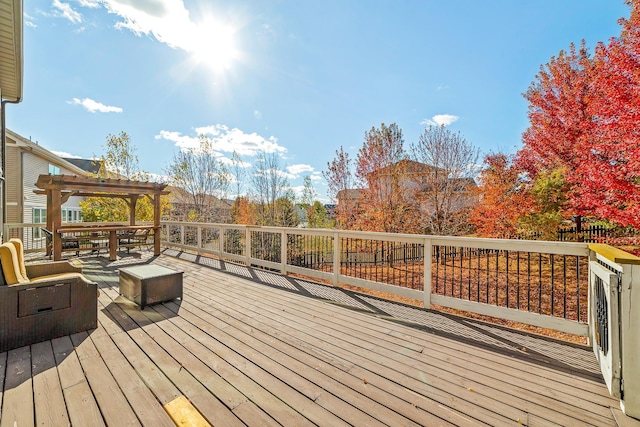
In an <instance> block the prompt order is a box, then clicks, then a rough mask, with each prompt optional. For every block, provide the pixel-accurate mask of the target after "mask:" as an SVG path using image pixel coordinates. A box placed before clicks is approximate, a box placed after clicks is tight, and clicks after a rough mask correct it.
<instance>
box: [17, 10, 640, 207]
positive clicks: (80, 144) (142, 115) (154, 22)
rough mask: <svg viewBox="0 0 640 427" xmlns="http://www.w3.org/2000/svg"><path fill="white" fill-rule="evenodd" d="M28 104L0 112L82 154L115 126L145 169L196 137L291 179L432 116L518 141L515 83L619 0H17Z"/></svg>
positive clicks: (489, 144)
mask: <svg viewBox="0 0 640 427" xmlns="http://www.w3.org/2000/svg"><path fill="white" fill-rule="evenodd" d="M24 7H25V26H24V54H25V59H24V70H25V71H24V79H25V80H24V100H23V102H22V103H21V104H19V105H9V106H8V108H7V124H8V127H9V128H10V129H12V130H13V131H15V132H18V133H19V134H21V135H23V136H25V137H27V138H31V139H32V140H34V141H38V143H39V144H41V145H42V146H43V147H45V148H47V149H49V150H52V151H54V152H56V153H59V154H64V153H66V154H64V155H70V156H74V157H83V158H92V157H94V156H100V154H102V153H103V146H104V144H105V141H106V136H107V135H108V134H117V133H120V132H121V131H126V132H127V133H128V134H129V135H130V136H131V141H132V143H133V145H134V146H135V147H136V148H137V153H136V154H137V155H138V157H139V160H140V166H141V168H142V169H143V170H146V171H148V172H151V173H155V174H158V175H162V174H163V173H164V170H165V169H166V167H167V165H168V164H169V162H170V160H171V158H172V156H173V153H174V152H176V150H179V149H180V148H181V147H189V146H191V145H192V144H195V143H196V142H197V139H198V134H200V133H204V134H206V135H208V136H209V137H210V138H211V140H212V141H214V146H215V147H216V149H217V151H218V153H219V154H220V155H221V156H226V157H227V158H228V157H230V156H231V153H232V152H233V151H234V150H235V151H236V152H238V153H239V154H241V155H242V156H243V159H244V160H245V161H246V162H247V163H248V164H250V163H251V161H252V159H253V158H255V157H254V156H255V154H256V152H257V151H258V150H266V151H267V152H276V153H278V155H280V156H281V157H282V161H281V165H282V166H283V168H286V171H287V173H288V175H289V182H290V183H291V185H292V186H293V187H298V189H299V188H301V185H302V177H303V176H304V175H310V176H311V177H312V179H313V183H314V186H315V188H316V191H317V192H318V194H319V196H320V197H321V198H322V199H326V185H325V184H324V182H323V180H322V177H321V172H322V171H323V170H325V169H326V165H327V162H329V161H330V160H331V159H333V157H334V155H335V151H336V150H337V149H339V147H340V146H343V147H344V148H345V150H347V151H348V152H349V153H350V154H351V155H352V157H353V158H355V156H356V154H357V150H358V149H359V148H360V147H361V146H362V142H363V140H364V133H365V132H366V131H367V130H369V129H370V128H371V127H372V126H376V127H377V126H379V125H380V123H382V122H384V123H385V124H390V123H394V122H395V123H397V124H398V125H399V126H400V128H401V129H402V130H403V132H404V137H405V144H406V146H408V145H409V144H411V143H414V142H417V139H418V136H419V134H420V133H421V132H422V131H423V129H424V128H425V126H426V125H427V124H428V123H438V124H445V125H447V126H449V127H450V128H451V129H452V130H453V131H455V132H458V131H459V132H460V133H461V134H462V135H463V136H464V137H465V138H466V139H467V140H469V141H470V142H472V143H473V144H474V145H476V146H477V147H478V148H480V150H481V152H482V153H489V152H496V151H503V152H510V153H511V152H515V151H516V150H517V149H518V148H519V147H520V145H521V134H522V132H523V131H524V130H525V129H526V127H527V116H526V109H527V104H526V102H525V101H524V99H523V98H522V93H523V92H525V91H526V90H527V87H528V86H529V84H530V83H531V82H532V81H533V79H534V77H535V75H536V73H537V72H538V70H539V67H540V65H541V64H544V63H546V62H548V61H549V59H550V57H551V56H552V55H556V54H557V53H558V52H559V51H560V50H561V49H567V48H568V46H569V43H570V42H575V43H579V42H580V40H581V39H583V38H584V39H585V40H586V41H587V45H588V46H589V47H590V48H593V47H594V46H595V44H596V42H598V41H606V40H608V39H609V38H610V37H612V36H616V35H618V34H619V32H620V28H619V25H618V24H617V20H618V19H619V18H621V17H627V16H628V15H629V10H628V7H627V6H625V5H624V2H623V0H534V1H519V0H486V1H475V0H446V1H445V0H437V1H436V0H411V1H410V0H405V1H391V0H389V1H379V0H359V1H356V0H351V1H349V0H322V1H316V0H309V1H306V0H234V1H212V0H184V1H183V0H53V1H51V0H42V1H41V0H33V1H31V0H30V1H25V5H24Z"/></svg>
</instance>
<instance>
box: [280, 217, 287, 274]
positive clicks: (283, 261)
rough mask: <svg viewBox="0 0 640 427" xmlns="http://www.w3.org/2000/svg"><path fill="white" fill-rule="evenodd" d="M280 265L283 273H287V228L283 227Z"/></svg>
mask: <svg viewBox="0 0 640 427" xmlns="http://www.w3.org/2000/svg"><path fill="white" fill-rule="evenodd" d="M280 263H281V264H282V267H280V270H281V273H282V274H283V275H285V276H286V275H287V230H286V229H283V230H282V232H281V233H280Z"/></svg>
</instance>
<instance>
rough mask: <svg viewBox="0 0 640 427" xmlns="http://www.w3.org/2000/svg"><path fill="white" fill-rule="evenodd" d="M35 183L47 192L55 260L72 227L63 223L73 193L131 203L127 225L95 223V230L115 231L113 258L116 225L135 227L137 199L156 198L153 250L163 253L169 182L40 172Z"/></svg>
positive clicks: (40, 192)
mask: <svg viewBox="0 0 640 427" xmlns="http://www.w3.org/2000/svg"><path fill="white" fill-rule="evenodd" d="M36 187H38V188H39V190H35V193H36V194H45V195H46V196H47V229H48V230H49V231H51V232H52V233H53V259H54V260H60V259H61V258H62V239H61V233H62V232H64V231H65V230H67V231H68V230H70V227H62V205H63V204H64V203H65V202H67V200H69V197H71V196H79V197H109V198H119V199H123V200H124V201H125V202H126V203H127V205H128V206H129V226H128V227H122V226H120V227H108V226H109V224H108V223H105V224H104V226H101V227H95V226H94V227H93V230H106V229H108V230H109V231H110V232H111V234H112V235H113V238H110V257H111V258H112V259H115V253H116V252H115V251H116V246H117V240H116V238H115V232H116V229H121V230H135V229H136V215H135V212H136V203H137V201H138V200H139V199H140V198H141V197H148V198H149V199H150V200H151V201H152V202H153V227H152V228H153V230H154V233H153V250H154V254H155V255H160V196H161V195H166V194H169V191H166V190H165V188H166V187H167V184H160V183H156V182H141V181H131V180H127V179H114V178H92V177H85V176H72V175H40V176H39V177H38V181H37V182H36ZM78 225H79V224H73V227H74V228H76V229H77V228H78ZM113 225H114V226H115V224H113ZM83 229H84V230H86V231H92V227H83ZM112 243H116V244H112Z"/></svg>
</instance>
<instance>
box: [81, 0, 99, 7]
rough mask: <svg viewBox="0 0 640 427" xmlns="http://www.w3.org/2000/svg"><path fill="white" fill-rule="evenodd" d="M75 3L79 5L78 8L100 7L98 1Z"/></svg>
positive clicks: (89, 0)
mask: <svg viewBox="0 0 640 427" xmlns="http://www.w3.org/2000/svg"><path fill="white" fill-rule="evenodd" d="M77 2H78V3H79V4H80V6H82V7H88V8H91V9H95V8H97V7H100V0H77Z"/></svg>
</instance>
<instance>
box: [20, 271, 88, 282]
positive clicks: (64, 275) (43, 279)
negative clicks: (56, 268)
mask: <svg viewBox="0 0 640 427" xmlns="http://www.w3.org/2000/svg"><path fill="white" fill-rule="evenodd" d="M70 279H83V280H84V276H83V275H82V273H58V274H50V275H48V276H40V277H36V278H35V279H33V280H31V281H30V282H29V283H39V282H50V281H53V280H60V281H61V282H64V281H68V280H70Z"/></svg>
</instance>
